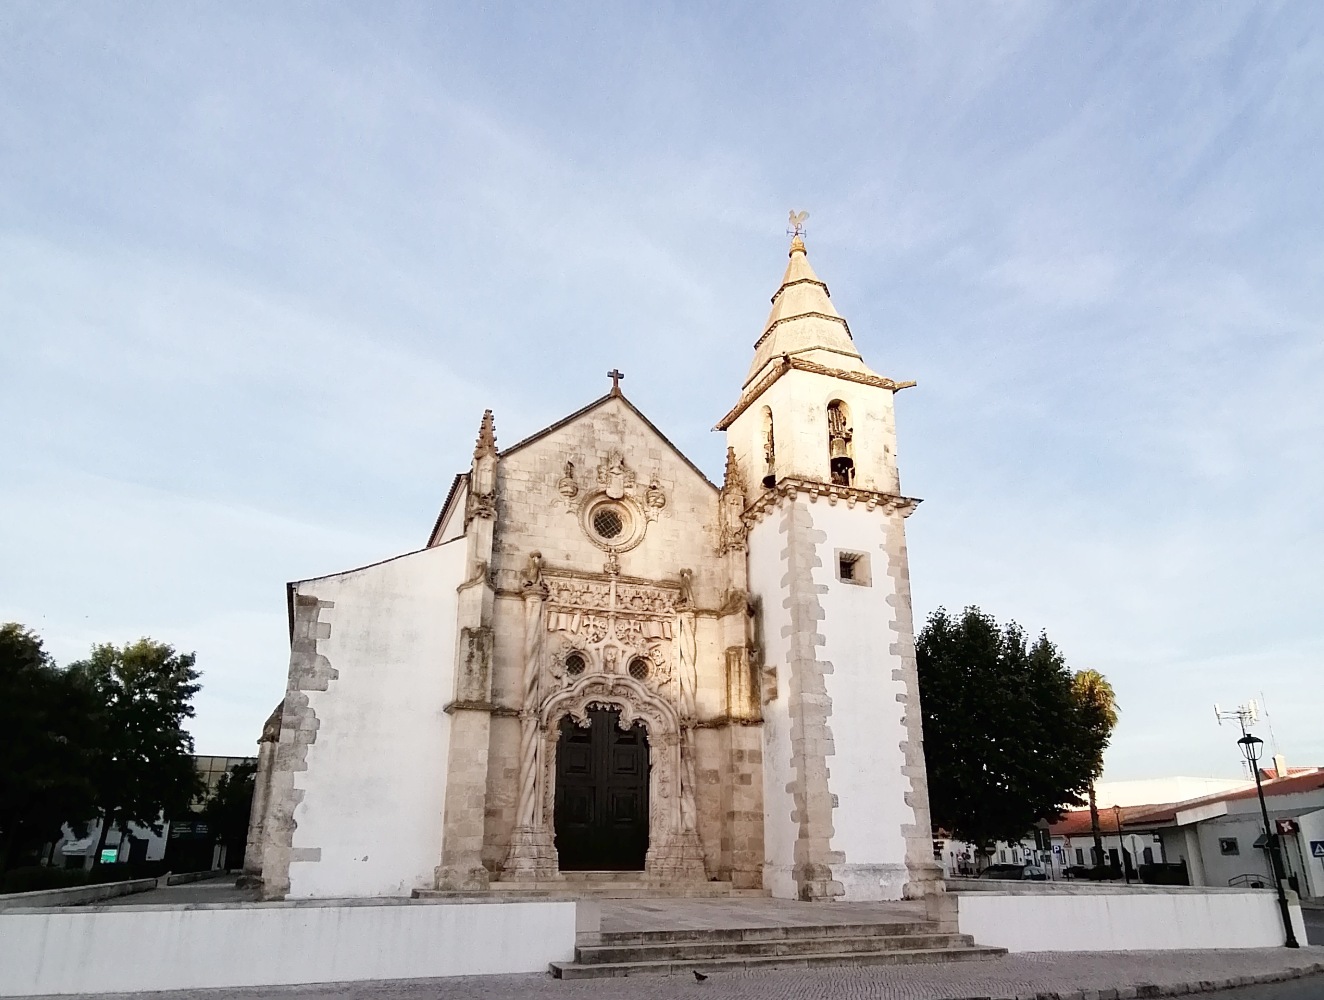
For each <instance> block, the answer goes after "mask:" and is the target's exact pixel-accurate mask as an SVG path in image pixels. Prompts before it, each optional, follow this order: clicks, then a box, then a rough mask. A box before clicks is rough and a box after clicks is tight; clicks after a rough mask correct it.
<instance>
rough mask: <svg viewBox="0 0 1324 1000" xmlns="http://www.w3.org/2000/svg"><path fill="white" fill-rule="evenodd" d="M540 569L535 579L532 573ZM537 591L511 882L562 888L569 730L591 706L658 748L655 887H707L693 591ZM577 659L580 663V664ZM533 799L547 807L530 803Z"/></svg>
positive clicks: (653, 770) (651, 828)
mask: <svg viewBox="0 0 1324 1000" xmlns="http://www.w3.org/2000/svg"><path fill="white" fill-rule="evenodd" d="M532 570H533V565H532V562H531V564H530V569H529V571H526V578H527V577H528V576H529V575H531V574H532ZM537 570H538V573H537V578H538V579H537V582H538V586H537V587H534V586H526V587H525V589H524V599H525V602H526V612H525V622H524V624H525V650H524V652H525V673H524V690H523V703H522V707H521V712H520V723H521V740H520V776H519V788H520V796H519V804H518V813H519V815H518V817H517V820H516V823H517V826H516V829H515V832H514V837H513V840H512V843H511V851H510V853H509V855H508V857H507V867H506V878H507V879H546V878H555V877H556V876H557V874H558V872H557V858H556V852H555V849H554V847H553V846H552V829H553V822H554V803H555V801H556V798H555V797H556V787H555V785H556V752H557V744H558V742H559V738H560V724H561V720H562V719H563V718H565V717H566V716H569V717H570V718H572V719H574V720H575V722H576V723H578V724H587V719H588V716H587V712H588V709H589V706H591V705H601V706H605V707H607V708H612V709H616V710H618V711H619V712H620V725H621V726H622V728H625V729H629V728H630V727H631V726H633V725H634V724H635V722H636V721H639V722H641V723H642V724H643V725H644V727H645V729H646V731H647V739H648V748H649V750H648V756H649V765H650V766H649V816H648V854H647V857H646V859H645V866H644V870H645V872H647V874H648V875H649V877H657V878H668V879H676V878H685V879H695V880H703V879H704V878H705V877H706V875H705V872H704V864H703V852H702V850H701V847H700V844H699V838H698V831H697V828H696V823H697V819H696V815H695V808H694V801H695V795H696V788H695V785H694V781H695V777H694V775H695V762H694V759H693V758H694V753H695V751H694V741H693V734H692V728H693V725H694V678H693V672H694V655H695V650H694V614H693V612H692V611H690V610H688V609H685V608H682V607H681V605H682V604H683V601H682V585H679V584H654V585H648V584H627V583H622V582H620V581H618V580H607V581H603V580H602V579H600V578H591V577H578V576H570V575H560V574H551V573H546V572H543V570H542V566H541V564H539V565H538V567H537ZM572 654H573V657H572ZM530 795H533V796H535V797H536V803H530V798H529V797H530Z"/></svg>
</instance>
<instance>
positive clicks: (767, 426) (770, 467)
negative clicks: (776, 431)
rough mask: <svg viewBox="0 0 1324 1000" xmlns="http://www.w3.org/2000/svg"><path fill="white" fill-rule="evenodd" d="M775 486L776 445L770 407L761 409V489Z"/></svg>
mask: <svg viewBox="0 0 1324 1000" xmlns="http://www.w3.org/2000/svg"><path fill="white" fill-rule="evenodd" d="M776 485H777V445H776V442H775V441H774V440H773V436H772V407H770V406H765V407H764V408H763V487H764V489H772V487H774V486H776Z"/></svg>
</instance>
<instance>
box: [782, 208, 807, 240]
mask: <svg viewBox="0 0 1324 1000" xmlns="http://www.w3.org/2000/svg"><path fill="white" fill-rule="evenodd" d="M808 219H809V213H808V212H797V211H796V210H795V209H791V220H790V226H791V228H790V229H788V230H786V235H787V236H803V235H804V234H805V222H806V221H808Z"/></svg>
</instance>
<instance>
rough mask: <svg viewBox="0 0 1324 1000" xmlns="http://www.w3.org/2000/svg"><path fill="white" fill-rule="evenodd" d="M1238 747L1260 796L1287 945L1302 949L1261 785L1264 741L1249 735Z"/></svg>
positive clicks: (1244, 737)
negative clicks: (1289, 906) (1288, 900)
mask: <svg viewBox="0 0 1324 1000" xmlns="http://www.w3.org/2000/svg"><path fill="white" fill-rule="evenodd" d="M1237 746H1239V747H1240V748H1241V755H1242V756H1243V757H1245V758H1246V763H1248V764H1250V770H1251V773H1252V774H1254V775H1255V791H1256V792H1258V793H1259V796H1260V815H1261V816H1262V817H1263V818H1264V837H1265V843H1266V844H1267V845H1268V848H1269V867H1270V868H1272V869H1273V881H1274V884H1275V885H1276V886H1277V887H1278V909H1279V911H1280V912H1281V913H1282V915H1283V930H1284V931H1286V932H1287V941H1286V942H1285V944H1286V945H1287V947H1289V948H1300V947H1301V946H1300V945H1299V944H1297V943H1296V934H1294V933H1293V932H1292V914H1291V913H1290V912H1289V911H1288V909H1287V894H1286V893H1285V892H1283V859H1282V857H1281V856H1280V855H1279V853H1278V838H1277V837H1276V836H1275V835H1274V832H1273V829H1272V828H1271V827H1270V826H1269V807H1268V806H1267V805H1265V804H1264V786H1263V785H1262V784H1260V766H1259V765H1260V755H1261V754H1262V753H1263V752H1264V740H1262V739H1260V738H1259V737H1257V736H1252V735H1251V734H1250V733H1247V734H1246V735H1245V736H1243V737H1242V738H1241V739H1239V740H1237Z"/></svg>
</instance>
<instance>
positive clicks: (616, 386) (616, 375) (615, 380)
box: [607, 368, 625, 396]
mask: <svg viewBox="0 0 1324 1000" xmlns="http://www.w3.org/2000/svg"><path fill="white" fill-rule="evenodd" d="M607 378H609V379H611V394H612V395H613V396H619V395H620V394H621V379H623V378H625V372H622V371H617V370H616V369H615V368H613V369H612V370H611V371H609V372H607Z"/></svg>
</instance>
